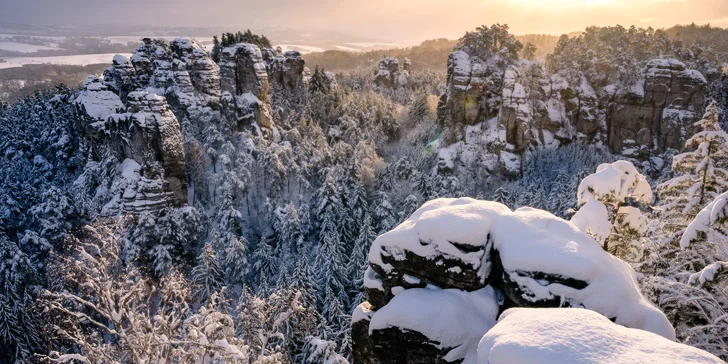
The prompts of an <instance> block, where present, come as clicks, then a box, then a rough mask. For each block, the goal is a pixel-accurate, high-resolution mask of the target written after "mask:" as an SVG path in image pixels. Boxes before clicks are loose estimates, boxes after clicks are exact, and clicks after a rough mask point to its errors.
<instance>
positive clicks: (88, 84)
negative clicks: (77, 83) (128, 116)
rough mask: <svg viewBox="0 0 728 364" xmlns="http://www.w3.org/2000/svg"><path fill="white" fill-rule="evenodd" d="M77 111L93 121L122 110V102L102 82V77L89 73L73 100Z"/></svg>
mask: <svg viewBox="0 0 728 364" xmlns="http://www.w3.org/2000/svg"><path fill="white" fill-rule="evenodd" d="M74 104H75V105H76V106H77V107H78V108H79V112H81V113H84V114H85V115H88V116H89V117H90V118H91V120H93V121H102V120H105V119H106V117H107V116H109V115H110V114H114V113H117V112H119V111H123V110H124V109H125V107H124V104H123V103H122V102H121V99H119V96H118V95H117V94H115V93H114V92H112V91H109V89H108V87H107V86H106V85H105V84H104V83H103V79H101V78H100V77H98V76H94V75H90V76H88V77H86V79H85V80H84V81H83V89H82V90H81V92H79V94H78V96H76V99H75V100H74Z"/></svg>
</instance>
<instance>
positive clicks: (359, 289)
mask: <svg viewBox="0 0 728 364" xmlns="http://www.w3.org/2000/svg"><path fill="white" fill-rule="evenodd" d="M376 238H377V234H376V233H375V232H374V228H373V227H372V220H371V218H370V217H369V214H366V215H364V219H363V221H362V223H361V227H360V228H359V235H357V237H356V240H354V249H353V251H352V253H351V258H350V259H349V266H348V269H347V271H348V275H349V281H350V282H351V286H350V289H349V295H350V297H351V305H350V307H351V308H353V307H356V306H357V305H358V304H360V303H362V302H363V301H364V300H365V292H364V271H366V269H367V267H369V249H370V247H371V245H372V242H373V241H374V239H376Z"/></svg>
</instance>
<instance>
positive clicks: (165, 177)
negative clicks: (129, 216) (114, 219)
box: [87, 91, 187, 212]
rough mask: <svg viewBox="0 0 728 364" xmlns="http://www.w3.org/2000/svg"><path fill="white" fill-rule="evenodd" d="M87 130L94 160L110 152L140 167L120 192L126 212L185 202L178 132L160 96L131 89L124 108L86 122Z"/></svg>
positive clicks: (183, 166)
mask: <svg viewBox="0 0 728 364" xmlns="http://www.w3.org/2000/svg"><path fill="white" fill-rule="evenodd" d="M87 134H88V135H89V139H90V141H91V144H92V145H93V147H94V149H95V150H96V154H97V158H100V155H101V154H103V151H104V150H108V151H110V152H111V153H113V154H114V155H116V156H117V157H118V158H119V159H120V160H132V161H134V163H135V164H136V165H137V166H139V168H138V171H137V173H138V174H139V176H140V178H139V179H135V180H133V182H134V183H129V184H128V186H127V187H126V188H125V189H124V191H123V196H122V197H123V204H124V208H123V211H124V212H142V211H156V210H159V209H162V208H164V207H167V206H180V205H183V204H184V203H186V202H187V188H186V184H185V156H184V146H183V144H182V133H181V130H180V126H179V122H178V121H177V118H176V117H175V115H174V113H172V111H171V110H170V109H169V107H168V105H167V102H166V100H165V98H164V97H163V96H158V95H155V94H151V93H148V92H146V91H135V92H131V93H129V94H128V95H127V112H124V113H115V114H111V115H108V116H107V118H106V120H105V121H98V122H94V123H91V124H88V126H87ZM131 169H133V168H130V170H131ZM122 175H124V171H122ZM113 212H118V211H113Z"/></svg>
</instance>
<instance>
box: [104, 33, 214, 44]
mask: <svg viewBox="0 0 728 364" xmlns="http://www.w3.org/2000/svg"><path fill="white" fill-rule="evenodd" d="M105 38H106V39H108V40H109V41H110V42H111V43H115V44H127V43H134V42H141V40H142V38H157V39H164V40H166V41H168V42H169V41H170V40H173V39H175V38H179V37H178V36H159V35H122V36H112V37H105ZM191 38H193V39H194V40H196V41H197V42H198V43H201V44H208V43H209V44H211V43H212V37H191Z"/></svg>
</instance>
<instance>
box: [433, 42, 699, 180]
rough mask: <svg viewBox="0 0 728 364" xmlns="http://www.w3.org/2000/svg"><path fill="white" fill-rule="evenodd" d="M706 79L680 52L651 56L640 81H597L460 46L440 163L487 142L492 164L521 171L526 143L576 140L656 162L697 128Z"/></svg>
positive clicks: (450, 75)
mask: <svg viewBox="0 0 728 364" xmlns="http://www.w3.org/2000/svg"><path fill="white" fill-rule="evenodd" d="M707 86H708V84H707V82H706V79H705V78H704V77H703V75H701V74H700V73H699V72H698V71H696V70H690V69H687V68H686V67H685V65H684V64H683V63H681V62H679V61H677V60H673V59H656V60H652V61H650V62H648V63H647V64H646V66H645V67H644V69H643V71H642V76H641V77H640V78H639V81H638V82H637V83H636V84H631V85H608V86H606V87H601V88H595V87H593V86H592V85H590V84H589V82H587V80H586V77H584V75H582V74H580V73H578V72H561V73H558V74H549V72H548V71H547V70H546V68H545V67H544V66H543V65H542V64H541V63H540V62H538V61H527V60H523V59H520V60H514V61H511V62H503V61H502V60H501V59H498V58H497V57H492V58H489V59H483V58H480V57H479V56H475V55H472V56H471V55H470V54H468V53H467V52H466V51H464V50H456V51H455V52H453V53H451V54H450V56H449V58H448V71H447V90H446V92H445V93H444V94H443V95H442V96H441V98H440V102H439V105H438V120H439V122H440V123H441V125H442V126H443V127H445V129H446V133H445V135H444V138H443V140H441V146H443V147H445V148H444V149H443V150H441V163H440V165H441V168H445V169H448V168H453V167H455V165H454V164H453V163H454V162H455V161H457V160H460V161H465V162H471V161H472V159H473V158H475V156H476V155H477V154H483V152H482V151H483V150H487V151H489V152H490V155H491V157H489V158H484V159H486V160H490V161H491V162H490V163H491V169H498V168H504V169H505V170H506V171H507V172H509V173H514V174H517V173H518V170H519V168H520V166H519V160H518V159H519V158H518V156H520V155H522V154H523V153H524V152H525V151H527V150H533V149H536V148H548V147H558V146H559V145H565V144H569V143H583V144H595V145H605V146H607V147H609V149H610V150H611V151H612V153H614V154H618V155H622V156H625V157H631V158H635V159H637V160H641V161H644V162H645V163H646V164H650V163H652V161H651V158H652V157H659V155H660V154H661V153H663V152H665V151H667V150H670V149H675V150H679V149H680V148H681V146H682V145H683V144H684V142H685V139H686V138H687V137H689V135H691V130H692V124H693V123H694V122H695V121H697V120H698V118H699V116H700V115H701V112H702V108H703V102H704V97H705V94H706V92H707V88H708V87H707ZM494 161H497V162H494ZM658 163H659V162H658ZM643 167H646V168H647V169H649V168H650V167H651V166H649V165H645V166H643Z"/></svg>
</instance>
